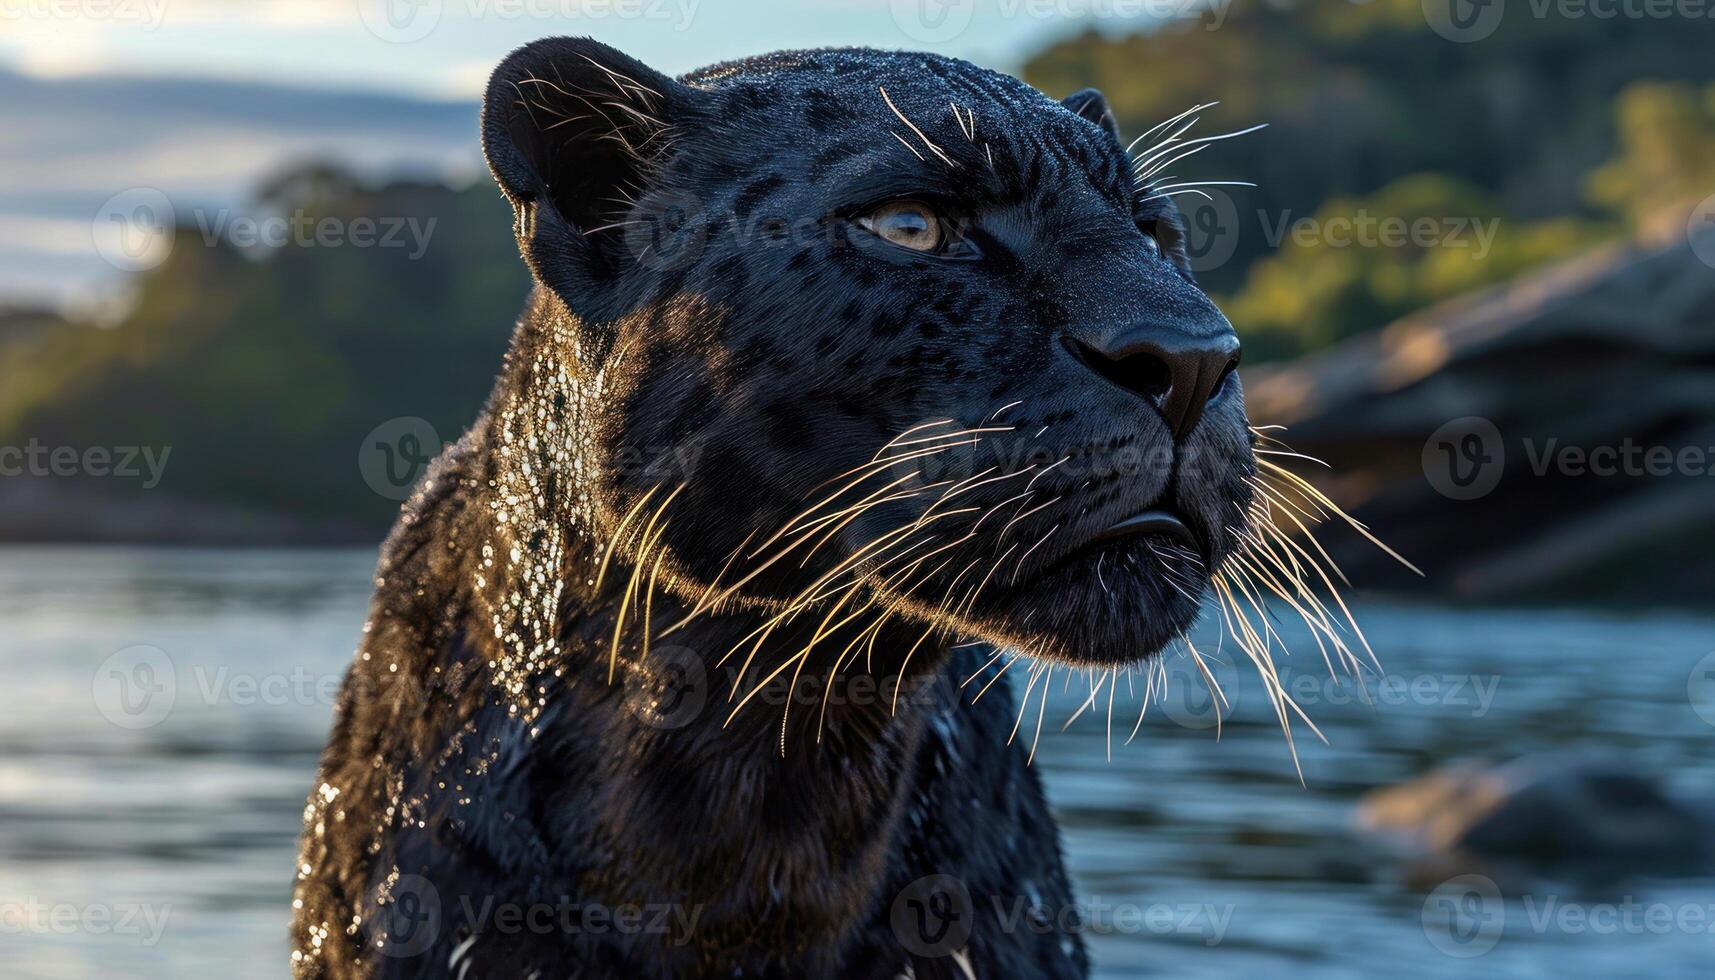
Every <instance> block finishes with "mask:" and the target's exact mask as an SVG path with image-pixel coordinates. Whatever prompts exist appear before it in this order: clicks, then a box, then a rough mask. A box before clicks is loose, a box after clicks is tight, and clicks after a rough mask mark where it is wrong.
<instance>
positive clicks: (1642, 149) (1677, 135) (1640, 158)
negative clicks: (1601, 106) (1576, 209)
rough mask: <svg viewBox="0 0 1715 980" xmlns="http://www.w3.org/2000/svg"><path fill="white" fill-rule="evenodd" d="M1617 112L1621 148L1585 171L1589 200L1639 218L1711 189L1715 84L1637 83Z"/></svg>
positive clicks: (1689, 200)
mask: <svg viewBox="0 0 1715 980" xmlns="http://www.w3.org/2000/svg"><path fill="white" fill-rule="evenodd" d="M1618 116H1619V119H1618V124H1619V138H1620V152H1619V155H1618V156H1616V157H1615V158H1614V159H1613V160H1612V161H1610V162H1609V163H1607V164H1605V165H1604V166H1602V167H1601V168H1600V169H1598V170H1596V172H1595V173H1592V174H1591V175H1590V179H1589V183H1588V187H1589V192H1590V198H1591V200H1593V201H1595V202H1596V203H1598V204H1601V205H1603V206H1604V207H1606V208H1608V209H1610V210H1613V211H1615V212H1617V213H1619V214H1621V215H1624V216H1625V217H1627V218H1628V219H1630V220H1631V221H1632V223H1633V224H1642V223H1644V222H1646V221H1648V220H1649V219H1650V218H1651V217H1652V216H1654V215H1656V214H1659V213H1661V212H1662V211H1664V210H1667V209H1671V208H1674V207H1679V206H1687V205H1695V204H1696V202H1698V201H1700V200H1702V199H1703V198H1704V197H1707V196H1708V195H1709V194H1711V193H1715V85H1709V86H1707V87H1705V88H1703V89H1702V90H1701V91H1700V90H1698V89H1697V88H1696V87H1695V86H1691V85H1684V84H1680V85H1666V84H1656V83H1647V82H1644V83H1639V84H1637V85H1634V86H1632V87H1631V88H1629V89H1627V90H1626V91H1625V92H1624V93H1623V94H1622V95H1621V96H1620V99H1619V103H1618Z"/></svg>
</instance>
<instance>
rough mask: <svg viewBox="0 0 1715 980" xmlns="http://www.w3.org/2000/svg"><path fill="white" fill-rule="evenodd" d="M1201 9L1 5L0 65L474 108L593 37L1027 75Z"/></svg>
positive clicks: (273, 1) (434, 2)
mask: <svg viewBox="0 0 1715 980" xmlns="http://www.w3.org/2000/svg"><path fill="white" fill-rule="evenodd" d="M1186 2H1190V0H0V65H5V66H7V67H10V68H12V69H13V70H15V71H18V72H20V73H23V74H27V75H32V76H36V77H48V78H52V77H63V76H67V75H87V74H95V73H137V72H143V73H150V74H170V75H184V74H191V75H198V76H205V75H208V76H216V77H225V78H241V79H245V80H250V81H273V82H286V83H292V84H319V85H323V86H332V87H352V86H356V87H365V88H380V89H386V90H391V91H397V92H409V93H412V94H416V95H421V96H429V97H448V98H470V97H474V96H475V95H476V94H477V93H478V92H479V91H480V87H481V85H482V82H483V80H484V79H485V78H486V76H487V73H488V71H489V70H490V69H491V68H492V67H493V66H494V64H495V63H496V62H497V61H498V60H499V59H500V58H501V57H502V56H503V55H505V54H506V52H507V51H509V50H511V49H512V48H514V47H517V46H518V45H520V44H523V43H525V42H527V41H531V40H534V39H536V38H539V37H544V36H547V35H551V34H580V33H581V34H589V35H591V36H594V37H596V38H597V39H598V40H602V41H605V42H607V43H609V44H612V45H614V46H615V47H617V48H620V49H621V50H624V51H626V52H627V53H628V54H631V55H632V56H634V57H637V58H639V59H641V60H643V61H645V62H647V63H649V64H651V65H653V66H654V67H656V68H657V69H659V70H662V71H665V72H668V73H670V74H678V73H681V72H684V71H687V70H689V69H691V68H695V67H698V66H700V65H704V64H709V63H711V62H714V61H720V60H724V59H727V58H732V57H739V56H743V55H748V54H756V53H760V52H764V51H770V50H776V49H780V48H789V47H817V46H825V45H847V44H856V45H866V46H876V47H889V48H915V49H932V50H937V51H941V52H943V53H947V54H953V55H957V56H959V57H964V58H968V59H971V60H974V61H979V62H981V63H984V64H990V65H993V66H995V67H1001V68H1008V67H1016V64H1017V63H1018V62H1020V61H1022V59H1023V58H1024V57H1025V56H1026V55H1027V53H1028V52H1029V51H1031V50H1033V49H1035V48H1037V47H1040V46H1041V45H1042V44H1044V43H1046V42H1048V41H1050V40H1053V39H1054V38H1057V37H1059V36H1061V35H1063V34H1064V33H1066V32H1067V31H1068V30H1076V29H1078V27H1079V26H1081V25H1083V24H1093V25H1094V26H1097V27H1101V28H1104V29H1108V30H1123V29H1126V28H1128V27H1136V26H1139V25H1140V24H1141V23H1144V22H1147V21H1148V20H1149V19H1150V18H1151V17H1152V16H1153V15H1156V14H1158V13H1159V12H1161V11H1167V10H1170V9H1171V8H1172V7H1175V6H1179V5H1182V4H1183V3H1186Z"/></svg>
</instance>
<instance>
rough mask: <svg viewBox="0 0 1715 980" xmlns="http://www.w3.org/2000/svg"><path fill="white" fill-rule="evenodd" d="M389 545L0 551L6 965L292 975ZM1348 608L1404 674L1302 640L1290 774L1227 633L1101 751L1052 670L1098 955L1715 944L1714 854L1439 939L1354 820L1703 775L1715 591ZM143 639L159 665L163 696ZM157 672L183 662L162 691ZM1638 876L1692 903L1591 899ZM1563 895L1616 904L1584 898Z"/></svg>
mask: <svg viewBox="0 0 1715 980" xmlns="http://www.w3.org/2000/svg"><path fill="white" fill-rule="evenodd" d="M372 561H373V555H371V554H369V553H360V552H290V553H279V552H267V553H262V552H196V551H151V550H124V549H7V550H3V551H0V623H4V624H5V628H4V630H3V631H0V692H4V693H3V694H0V704H4V706H5V708H4V711H3V712H0V962H4V963H5V967H4V969H3V971H0V972H4V974H5V975H6V976H9V977H37V976H40V977H76V976H101V977H172V978H196V977H219V978H228V977H252V976H254V977H275V976H284V975H285V974H286V972H287V970H286V962H287V959H286V957H287V950H286V943H285V921H286V909H287V905H288V902H289V893H290V878H291V865H292V861H293V855H294V839H295V836H296V834H297V831H298V818H299V813H300V811H301V808H302V806H303V800H304V794H305V792H306V791H307V789H308V788H309V785H310V780H311V776H312V773H313V770H314V766H315V762H316V756H317V753H318V751H319V749H320V746H321V742H322V739H323V737H324V735H325V733H326V729H327V725H328V718H329V710H330V708H329V704H330V701H331V696H332V691H333V690H334V689H335V686H336V685H337V683H338V679H339V677H340V676H341V674H342V672H343V670H344V667H345V664H346V662H347V660H348V659H349V658H350V655H351V650H352V647H353V645H354V643H355V640H356V636H357V631H358V627H359V625H360V624H361V622H362V620H363V615H364V606H365V602H366V599H367V593H368V578H369V574H370V570H371V569H370V567H371V563H372ZM1360 614H1361V619H1362V620H1363V622H1364V624H1365V625H1366V627H1367V630H1368V633H1369V636H1370V639H1371V641H1372V643H1373V644H1374V646H1375V648H1376V650H1377V652H1378V654H1379V655H1380V656H1381V658H1382V660H1383V662H1384V663H1385V664H1386V665H1387V666H1388V668H1389V672H1390V674H1391V675H1392V676H1393V677H1395V678H1397V679H1398V680H1399V681H1401V682H1405V685H1404V686H1403V687H1401V688H1396V689H1393V690H1392V691H1391V692H1390V691H1383V692H1379V695H1380V698H1381V700H1382V701H1384V702H1385V703H1382V704H1379V705H1376V706H1373V707H1371V706H1366V705H1364V704H1362V703H1359V702H1357V701H1356V700H1355V699H1354V698H1353V697H1352V695H1353V693H1354V692H1353V691H1352V689H1350V688H1333V687H1330V686H1328V685H1327V683H1326V682H1325V680H1324V678H1325V674H1326V672H1325V669H1324V668H1322V667H1321V665H1320V661H1319V660H1318V659H1317V655H1316V652H1315V648H1314V646H1313V645H1309V644H1304V645H1301V646H1300V647H1299V649H1300V652H1299V653H1297V654H1295V656H1294V658H1293V659H1292V661H1290V663H1291V665H1292V667H1291V668H1290V669H1289V670H1288V672H1287V674H1286V675H1285V679H1286V681H1287V683H1288V684H1289V686H1291V687H1292V688H1293V690H1294V691H1295V693H1296V694H1297V695H1298V697H1299V699H1300V700H1301V701H1302V702H1304V703H1305V710H1306V711H1307V713H1309V714H1310V715H1311V717H1312V718H1313V719H1314V720H1315V721H1316V723H1317V724H1318V725H1319V726H1320V728H1321V730H1322V731H1323V733H1324V734H1325V735H1326V736H1327V738H1328V741H1329V743H1330V744H1329V745H1326V746H1325V745H1322V744H1320V743H1319V742H1317V741H1316V740H1315V738H1314V736H1312V735H1310V733H1309V732H1308V731H1307V730H1306V729H1305V727H1304V726H1303V725H1302V724H1300V725H1298V726H1297V728H1296V731H1297V736H1298V738H1297V745H1298V749H1299V757H1300V760H1301V762H1302V765H1303V773H1304V782H1303V784H1302V785H1301V784H1300V782H1299V779H1298V776H1297V773H1296V771H1295V769H1294V767H1293V763H1292V758H1291V755H1290V754H1289V753H1288V751H1287V749H1286V745H1285V741H1284V739H1283V738H1282V736H1281V733H1280V730H1279V728H1278V727H1277V726H1276V725H1275V724H1274V723H1273V720H1272V716H1271V714H1270V710H1269V708H1268V705H1267V702H1266V699H1264V698H1263V696H1262V692H1261V688H1260V687H1259V686H1258V685H1257V684H1256V681H1255V676H1254V674H1253V673H1252V672H1250V671H1249V669H1248V668H1246V669H1244V670H1239V669H1236V668H1233V667H1231V666H1230V665H1229V664H1226V663H1225V662H1224V661H1226V660H1227V659H1229V653H1230V651H1224V652H1222V653H1220V654H1219V655H1218V661H1217V664H1218V665H1217V666H1216V668H1215V670H1216V673H1217V677H1218V679H1220V680H1222V682H1223V685H1224V686H1225V688H1226V689H1227V690H1228V692H1229V696H1230V698H1231V699H1232V701H1233V709H1232V712H1231V715H1232V716H1231V717H1229V718H1228V719H1227V720H1226V721H1225V723H1224V724H1223V725H1222V726H1221V732H1220V738H1219V741H1217V739H1216V732H1215V729H1214V727H1213V726H1212V724H1211V722H1212V720H1213V717H1214V716H1213V714H1212V713H1211V712H1210V711H1209V709H1208V705H1207V704H1206V703H1205V700H1204V698H1203V696H1202V688H1201V685H1200V684H1192V683H1186V682H1185V679H1186V676H1187V674H1188V668H1187V667H1186V665H1184V664H1183V663H1178V664H1176V666H1175V669H1174V681H1175V683H1174V684H1173V686H1172V687H1171V689H1170V690H1171V692H1172V693H1170V696H1169V697H1168V699H1167V702H1166V704H1164V705H1158V706H1156V707H1154V708H1152V709H1151V710H1150V714H1149V716H1148V717H1147V718H1146V720H1145V721H1144V723H1143V725H1142V728H1141V730H1140V731H1139V734H1138V736H1137V739H1136V740H1135V741H1134V742H1133V743H1132V744H1130V745H1129V746H1128V745H1124V744H1123V743H1124V741H1125V739H1126V736H1127V735H1128V734H1129V732H1130V730H1131V727H1132V724H1133V722H1134V721H1135V717H1136V715H1135V712H1136V708H1135V705H1136V701H1135V700H1133V699H1132V698H1131V697H1130V696H1129V693H1130V692H1128V690H1127V688H1126V685H1125V684H1123V683H1122V684H1121V685H1120V686H1119V688H1118V697H1117V698H1116V701H1115V708H1114V723H1113V729H1114V736H1113V742H1114V746H1113V759H1112V761H1111V762H1110V761H1108V760H1107V758H1106V756H1107V752H1108V750H1107V734H1106V732H1107V725H1106V724H1105V721H1106V715H1107V693H1106V689H1105V688H1104V689H1103V690H1102V691H1101V692H1099V694H1098V696H1097V698H1096V699H1095V701H1094V702H1093V704H1094V705H1095V710H1093V711H1089V712H1086V713H1085V715H1084V716H1083V717H1082V718H1080V719H1079V720H1078V721H1077V723H1075V724H1074V725H1073V726H1072V727H1071V728H1070V730H1068V731H1066V732H1061V731H1059V728H1060V725H1061V723H1062V722H1063V721H1064V720H1065V718H1066V717H1067V716H1068V715H1069V714H1070V713H1071V712H1072V710H1074V709H1075V708H1077V706H1078V704H1079V702H1080V701H1081V700H1082V699H1083V696H1087V694H1088V683H1089V682H1088V681H1087V680H1086V679H1084V678H1083V677H1082V676H1080V677H1078V678H1076V679H1073V680H1071V681H1070V686H1069V691H1068V690H1066V689H1063V685H1065V684H1066V683H1067V682H1066V680H1065V678H1064V675H1061V677H1059V678H1056V679H1055V680H1054V682H1053V691H1054V692H1055V694H1056V697H1055V698H1054V700H1053V701H1052V702H1051V703H1050V704H1049V706H1048V708H1047V710H1046V712H1045V713H1044V714H1043V716H1042V717H1043V719H1044V722H1043V734H1042V736H1041V741H1040V749H1039V754H1038V757H1037V765H1038V766H1040V767H1041V769H1042V771H1043V773H1044V774H1045V778H1046V779H1047V782H1048V786H1049V789H1050V793H1051V794H1052V796H1053V799H1054V801H1055V804H1056V806H1057V808H1058V810H1059V813H1060V818H1061V823H1062V827H1063V830H1064V834H1065V844H1066V850H1067V855H1068V858H1069V860H1070V862H1071V865H1072V868H1073V872H1074V874H1075V877H1076V878H1077V880H1078V885H1079V892H1080V903H1081V907H1082V910H1083V912H1084V914H1085V916H1086V917H1087V918H1089V919H1091V920H1093V923H1094V924H1093V926H1092V931H1091V941H1092V948H1093V951H1094V954H1095V956H1096V958H1097V963H1098V967H1099V972H1098V975H1099V976H1101V977H1104V978H1115V980H1117V978H1122V977H1136V976H1153V975H1163V974H1168V973H1172V974H1177V975H1181V976H1184V975H1189V976H1196V977H1247V978H1248V977H1254V976H1259V975H1261V976H1285V977H1293V976H1302V977H1318V978H1320V977H1345V976H1351V977H1357V976H1365V977H1373V976H1375V975H1377V974H1383V975H1386V976H1388V977H1390V978H1399V977H1440V976H1446V975H1468V976H1585V975H1606V976H1640V977H1642V976H1648V977H1670V976H1698V975H1709V974H1710V972H1711V967H1712V965H1715V936H1712V935H1711V934H1710V933H1709V932H1708V931H1705V930H1703V929H1699V928H1696V927H1695V917H1696V915H1697V914H1698V913H1701V914H1703V915H1705V916H1706V917H1707V918H1706V920H1705V921H1706V922H1708V923H1711V924H1715V884H1711V883H1701V882H1693V883H1690V884H1686V883H1675V884H1666V883H1655V884H1649V883H1640V884H1638V885H1637V886H1635V887H1628V889H1627V891H1626V892H1624V893H1622V894H1619V895H1612V896H1609V895H1600V896H1585V895H1578V894H1572V893H1566V894H1554V895H1550V896H1547V897H1546V898H1535V897H1533V899H1532V900H1533V901H1534V902H1535V903H1536V904H1534V905H1527V904H1525V903H1524V901H1523V900H1521V899H1520V898H1519V897H1517V896H1510V897H1508V898H1507V899H1506V900H1505V903H1504V906H1503V907H1504V916H1505V922H1504V927H1501V928H1499V930H1498V931H1495V930H1490V932H1491V933H1493V935H1491V936H1490V938H1491V939H1493V940H1495V941H1494V942H1492V943H1489V944H1484V945H1492V948H1490V949H1489V950H1488V952H1486V953H1485V955H1483V956H1481V957H1476V958H1459V957H1454V956H1449V955H1446V954H1444V953H1443V952H1441V951H1440V950H1439V949H1438V948H1437V945H1436V941H1437V940H1439V941H1441V943H1442V945H1443V946H1446V945H1447V940H1448V936H1447V933H1446V932H1445V931H1442V932H1440V933H1437V931H1436V929H1434V928H1428V929H1426V928H1425V925H1424V921H1425V920H1424V908H1425V894H1424V891H1423V890H1422V888H1421V887H1413V886H1412V885H1410V884H1408V883H1407V879H1408V876H1407V874H1406V873H1405V868H1404V866H1402V865H1401V864H1400V863H1399V862H1398V861H1396V860H1394V859H1393V858H1392V857H1390V856H1388V855H1386V854H1384V853H1382V852H1380V851H1378V850H1375V849H1373V848H1371V847H1369V846H1367V845H1366V844H1365V843H1364V842H1363V841H1362V840H1361V839H1360V838H1359V836H1358V835H1357V834H1356V833H1355V832H1354V830H1353V829H1352V827H1353V824H1352V815H1353V808H1354V805H1355V803H1356V801H1357V799H1358V798H1359V796H1360V795H1361V794H1362V793H1363V792H1364V791H1365V790H1366V789H1368V788H1370V787H1373V786H1378V785H1384V784H1388V783H1392V782H1397V781H1400V780H1403V779H1407V778H1410V777H1411V776H1414V775H1416V774H1419V773H1421V772H1423V771H1425V770H1426V769H1428V768H1431V767H1433V766H1434V765H1436V764H1438V763H1441V762H1444V761H1447V760H1450V759H1459V758H1467V757H1478V756H1482V757H1491V758H1506V757H1510V756H1512V755H1515V754H1519V753H1524V752H1533V751H1562V752H1575V753H1595V752H1605V753H1609V754H1612V755H1615V756H1618V757H1620V758H1623V759H1625V760H1627V764H1628V765H1630V766H1632V767H1633V768H1635V769H1636V770H1637V771H1640V772H1651V773H1661V774H1665V775H1666V776H1667V777H1668V778H1669V780H1670V782H1671V784H1672V785H1673V786H1674V788H1675V789H1677V790H1680V791H1683V792H1686V793H1689V794H1699V793H1701V794H1708V795H1710V796H1712V797H1715V751H1712V749H1715V692H1711V696H1709V697H1694V696H1693V695H1694V694H1696V693H1697V692H1694V691H1692V690H1690V689H1688V684H1690V683H1695V682H1694V681H1693V680H1692V678H1693V674H1694V671H1693V668H1694V666H1695V665H1697V664H1698V663H1699V661H1700V660H1701V659H1702V658H1704V657H1706V656H1708V655H1709V654H1710V653H1711V651H1715V619H1711V618H1707V617H1702V618H1700V617H1692V616H1687V615H1681V614H1652V615H1619V614H1605V613H1591V612H1574V611H1542V610H1532V611H1481V612H1473V611H1459V610H1452V609H1446V608H1435V607H1411V606H1399V605H1384V604H1379V603H1374V602H1371V603H1365V604H1363V605H1362V606H1360ZM1208 645H1209V646H1211V647H1212V645H1213V643H1212V639H1211V641H1210V643H1209V644H1208ZM116 653H117V654H118V657H117V658H116V659H115V654H116ZM163 658H164V659H163ZM140 666H147V667H149V668H152V669H156V670H157V674H156V675H155V679H154V682H153V684H154V688H155V696H154V697H153V698H152V699H151V700H149V701H143V700H142V699H141V693H140V692H141V688H138V687H136V686H135V685H136V682H137V681H139V680H141V681H148V680H149V677H148V675H147V674H146V673H142V674H140V673H138V668H139V667H140ZM116 668H122V669H118V670H117V672H116ZM166 672H170V673H171V677H170V680H171V681H172V683H171V684H170V685H167V684H165V679H166V678H165V673H166ZM1018 672H1019V673H1020V674H1022V673H1023V671H1022V669H1020V670H1019V671H1018ZM1698 676H1701V675H1700V674H1699V675H1698ZM121 681H123V682H125V683H130V684H132V685H133V687H131V688H128V689H126V688H120V687H117V686H116V685H118V684H120V683H121ZM1080 685H1082V691H1081V692H1080V690H1079V688H1080ZM1020 686H1022V685H1020ZM162 690H171V691H172V692H173V695H172V697H171V699H170V702H171V703H170V710H168V711H164V713H163V710H162V707H161V705H162V703H163V700H164V697H163V696H162V695H161V694H160V691H162ZM1038 690H1040V688H1038ZM140 705H142V706H145V707H141V708H140V707H139V706H140ZM1699 706H1701V707H1703V708H1704V711H1705V713H1707V714H1709V715H1710V721H1708V722H1706V721H1705V720H1704V719H1703V718H1702V717H1701V716H1700V715H1699V714H1698V712H1697V710H1696V708H1697V707H1699ZM127 707H130V708H131V709H134V710H136V711H137V713H136V714H127V711H126V709H127ZM1035 711H1036V703H1035V701H1034V699H1033V700H1032V702H1031V710H1030V712H1029V713H1027V714H1026V716H1025V720H1024V723H1023V724H1022V726H1021V732H1020V735H1019V737H1020V738H1025V739H1029V738H1031V737H1032V736H1033V735H1034V731H1035V727H1036V725H1035V722H1036V714H1035ZM151 722H153V723H152V724H150V723H151ZM1627 895H1630V896H1631V897H1633V898H1635V899H1636V900H1637V901H1638V902H1640V903H1644V904H1645V905H1646V906H1650V907H1656V908H1660V909H1665V910H1667V912H1666V913H1664V914H1669V915H1677V916H1678V918H1677V919H1676V922H1677V923H1678V924H1673V925H1670V926H1669V927H1668V928H1667V929H1665V930H1661V929H1659V928H1652V927H1650V926H1649V925H1648V920H1646V919H1643V918H1641V916H1639V917H1634V918H1636V919H1637V922H1642V923H1643V924H1642V925H1637V924H1636V923H1634V924H1632V925H1628V924H1627V923H1628V921H1631V920H1627V919H1624V918H1621V919H1616V920H1613V922H1611V923H1610V927H1608V928H1602V927H1599V926H1598V925H1596V924H1595V923H1597V922H1598V921H1601V922H1608V921H1609V920H1606V919H1600V913H1601V911H1602V910H1603V909H1605V908H1616V909H1620V910H1621V911H1623V910H1624V907H1623V906H1621V905H1620V904H1619V903H1620V901H1621V899H1623V898H1624V897H1626V896H1627ZM1550 900H1552V901H1555V902H1557V903H1558V905H1556V906H1547V905H1545V904H1543V903H1544V902H1545V901H1550ZM1568 903H1571V905H1572V911H1571V913H1570V914H1572V915H1574V916H1576V915H1577V914H1579V913H1591V912H1594V913H1597V915H1598V917H1597V918H1594V919H1591V920H1590V921H1591V923H1592V924H1591V925H1589V926H1580V925H1579V924H1578V923H1579V922H1580V921H1582V920H1580V919H1577V918H1575V917H1574V918H1566V914H1567V913H1566V909H1567V904H1568ZM1544 921H1547V922H1549V923H1551V924H1550V925H1547V926H1544V925H1543V924H1542V923H1543V922H1544ZM1569 923H1570V925H1569ZM1658 925H1659V920H1658ZM1485 935H1488V934H1485ZM1451 948H1453V949H1454V951H1455V952H1470V951H1472V950H1473V949H1475V948H1476V947H1473V946H1470V945H1465V946H1459V945H1457V944H1454V945H1453V946H1452V947H1451Z"/></svg>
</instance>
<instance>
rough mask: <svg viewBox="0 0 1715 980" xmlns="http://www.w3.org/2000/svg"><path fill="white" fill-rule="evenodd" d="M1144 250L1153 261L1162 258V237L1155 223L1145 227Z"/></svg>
mask: <svg viewBox="0 0 1715 980" xmlns="http://www.w3.org/2000/svg"><path fill="white" fill-rule="evenodd" d="M1143 250H1144V251H1146V252H1148V253H1149V257H1150V258H1152V259H1158V258H1160V257H1161V236H1160V235H1159V234H1157V232H1156V228H1155V223H1154V222H1150V223H1149V224H1146V225H1144V226H1143Z"/></svg>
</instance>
